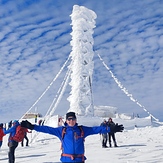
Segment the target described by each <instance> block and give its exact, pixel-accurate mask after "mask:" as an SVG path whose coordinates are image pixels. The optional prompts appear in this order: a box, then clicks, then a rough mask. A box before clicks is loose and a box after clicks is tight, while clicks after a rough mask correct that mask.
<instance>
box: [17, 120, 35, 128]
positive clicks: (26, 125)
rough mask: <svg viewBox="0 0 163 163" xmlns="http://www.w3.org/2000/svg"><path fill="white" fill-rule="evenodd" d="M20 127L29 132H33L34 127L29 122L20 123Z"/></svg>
mask: <svg viewBox="0 0 163 163" xmlns="http://www.w3.org/2000/svg"><path fill="white" fill-rule="evenodd" d="M20 125H21V127H25V128H28V129H30V130H33V129H34V125H33V124H31V123H30V122H29V121H27V120H26V121H22V122H21V124H20Z"/></svg>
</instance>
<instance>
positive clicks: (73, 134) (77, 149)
mask: <svg viewBox="0 0 163 163" xmlns="http://www.w3.org/2000/svg"><path fill="white" fill-rule="evenodd" d="M63 128H64V127H63V126H62V127H57V128H53V127H49V126H38V125H34V130H36V131H38V132H43V133H48V134H51V135H55V136H57V137H58V138H59V139H60V140H61V141H62V147H63V150H62V153H64V154H71V155H80V154H84V139H85V138H86V137H87V136H89V135H93V134H98V133H108V132H110V128H107V127H104V126H97V127H87V126H82V130H83V132H84V137H82V136H81V130H80V129H79V127H78V124H77V123H76V125H75V126H73V127H70V126H68V125H66V133H65V135H64V138H63V139H62V130H63ZM84 159H85V160H86V157H85V158H84ZM60 160H61V162H82V158H81V157H78V158H75V159H74V160H72V159H71V158H70V157H66V156H61V159H60Z"/></svg>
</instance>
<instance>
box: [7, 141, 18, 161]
mask: <svg viewBox="0 0 163 163" xmlns="http://www.w3.org/2000/svg"><path fill="white" fill-rule="evenodd" d="M8 146H9V152H8V158H9V163H15V149H16V148H17V146H18V142H16V141H12V142H9V143H8Z"/></svg>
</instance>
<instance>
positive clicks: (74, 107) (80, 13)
mask: <svg viewBox="0 0 163 163" xmlns="http://www.w3.org/2000/svg"><path fill="white" fill-rule="evenodd" d="M70 16H71V20H72V24H71V25H72V33H71V35H72V40H71V42H70V44H71V46H72V51H71V54H70V55H71V58H72V63H71V65H70V66H69V68H70V69H71V71H72V73H71V81H70V83H69V84H70V86H71V92H70V96H69V97H68V101H69V102H70V108H69V110H68V111H74V112H76V113H77V114H78V115H88V116H92V115H93V113H94V110H93V103H92V90H91V84H92V73H93V68H94V63H93V61H92V60H93V56H94V52H93V44H94V41H93V37H92V34H93V32H94V31H93V28H95V19H96V17H97V16H96V14H95V12H94V11H92V10H89V9H87V8H86V7H83V6H78V5H75V6H73V11H72V14H71V15H70Z"/></svg>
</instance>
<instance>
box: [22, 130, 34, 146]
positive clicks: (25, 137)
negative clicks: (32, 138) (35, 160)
mask: <svg viewBox="0 0 163 163" xmlns="http://www.w3.org/2000/svg"><path fill="white" fill-rule="evenodd" d="M27 133H32V131H29V130H28V129H27V128H26V132H25V136H24V139H25V140H26V146H28V145H29V144H28V143H29V139H28V137H27ZM24 139H23V140H22V142H21V146H22V147H23V146H24Z"/></svg>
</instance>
